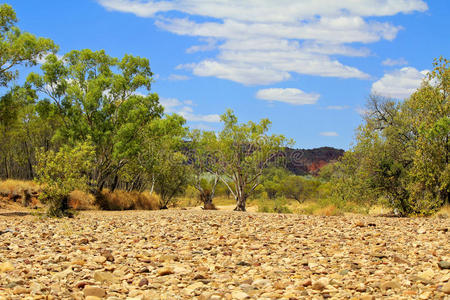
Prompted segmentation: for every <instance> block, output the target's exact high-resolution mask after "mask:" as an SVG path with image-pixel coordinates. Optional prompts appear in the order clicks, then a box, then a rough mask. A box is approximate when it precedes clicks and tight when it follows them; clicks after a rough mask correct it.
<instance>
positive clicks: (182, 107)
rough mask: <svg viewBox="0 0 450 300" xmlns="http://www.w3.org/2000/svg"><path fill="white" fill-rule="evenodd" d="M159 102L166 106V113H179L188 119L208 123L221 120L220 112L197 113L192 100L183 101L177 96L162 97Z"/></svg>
mask: <svg viewBox="0 0 450 300" xmlns="http://www.w3.org/2000/svg"><path fill="white" fill-rule="evenodd" d="M159 102H160V103H161V105H162V106H164V110H165V112H166V113H177V114H179V115H181V116H182V117H183V118H185V119H186V120H187V121H191V122H208V123H217V122H220V116H219V115H218V114H207V115H200V114H195V113H194V109H193V108H192V106H194V104H193V102H192V101H191V100H186V101H183V102H181V101H180V100H178V99H176V98H160V99H159Z"/></svg>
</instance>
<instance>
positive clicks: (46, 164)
mask: <svg viewBox="0 0 450 300" xmlns="http://www.w3.org/2000/svg"><path fill="white" fill-rule="evenodd" d="M94 154H95V152H94V148H93V147H92V146H91V145H90V144H88V143H81V144H78V145H76V146H75V147H69V146H67V145H65V146H63V147H61V148H60V149H59V151H56V152H55V151H53V150H49V151H44V149H41V150H40V151H38V152H37V155H36V156H37V166H36V175H37V177H36V180H37V182H38V183H39V184H41V187H42V192H41V195H40V199H41V200H42V201H43V202H44V203H47V204H48V214H49V215H51V216H57V217H60V216H63V215H65V214H66V212H67V209H68V203H67V202H68V198H69V194H70V192H72V191H73V190H76V189H77V190H81V191H85V190H87V188H88V183H89V177H88V176H87V174H88V172H89V170H90V169H91V168H92V160H93V158H94Z"/></svg>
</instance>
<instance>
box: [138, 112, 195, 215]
mask: <svg viewBox="0 0 450 300" xmlns="http://www.w3.org/2000/svg"><path fill="white" fill-rule="evenodd" d="M185 122H186V121H185V120H184V119H183V118H182V117H181V116H178V115H175V114H174V115H171V116H166V117H165V118H163V119H158V120H154V121H153V122H151V123H150V124H148V126H147V127H146V128H145V129H144V130H143V132H142V134H143V139H144V145H145V147H143V148H142V149H141V151H140V153H139V154H138V156H137V157H138V162H139V165H140V166H141V167H142V168H143V171H144V174H145V176H146V178H148V180H149V181H151V182H152V188H151V189H152V191H153V187H154V189H155V190H156V192H157V193H158V194H159V195H160V197H161V201H160V208H167V206H168V205H169V204H170V202H172V201H173V200H174V197H176V196H178V195H180V194H182V193H183V191H184V189H185V188H186V187H187V184H188V183H189V181H188V178H189V173H190V171H189V169H190V168H189V166H188V164H187V157H186V156H185V155H184V154H183V153H182V150H183V145H184V138H185V137H186V134H187V128H186V127H184V124H185Z"/></svg>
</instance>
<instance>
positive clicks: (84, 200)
mask: <svg viewBox="0 0 450 300" xmlns="http://www.w3.org/2000/svg"><path fill="white" fill-rule="evenodd" d="M69 207H70V208H72V209H76V210H88V209H96V208H97V206H96V205H95V197H94V196H93V195H92V194H89V193H86V192H84V191H80V190H75V191H72V192H71V193H70V194H69Z"/></svg>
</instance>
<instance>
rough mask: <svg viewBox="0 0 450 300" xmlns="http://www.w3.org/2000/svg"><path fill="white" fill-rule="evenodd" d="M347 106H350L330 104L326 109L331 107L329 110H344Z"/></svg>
mask: <svg viewBox="0 0 450 300" xmlns="http://www.w3.org/2000/svg"><path fill="white" fill-rule="evenodd" d="M347 108H348V106H347V105H328V106H327V107H326V109H329V110H344V109H347Z"/></svg>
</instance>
